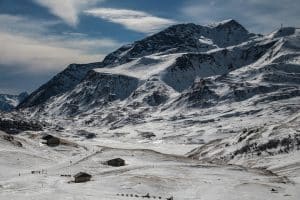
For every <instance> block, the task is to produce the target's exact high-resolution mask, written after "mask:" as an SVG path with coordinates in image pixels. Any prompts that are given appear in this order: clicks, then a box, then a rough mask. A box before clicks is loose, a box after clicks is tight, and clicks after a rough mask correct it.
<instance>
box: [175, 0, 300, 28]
mask: <svg viewBox="0 0 300 200" xmlns="http://www.w3.org/2000/svg"><path fill="white" fill-rule="evenodd" d="M181 12H182V13H183V14H184V15H185V16H186V20H193V21H197V22H198V23H200V24H203V23H210V22H213V21H219V20H223V19H228V18H234V19H237V20H238V21H240V22H241V23H242V24H244V25H246V26H247V27H248V28H250V29H251V31H260V32H270V31H272V30H273V29H275V28H278V27H279V26H280V24H281V23H283V24H284V25H285V26H299V25H300V23H299V20H298V18H297V17H295V16H298V15H299V13H300V3H299V2H298V0H284V1H282V0H247V1H241V0H228V1H224V0H188V1H186V2H185V3H184V6H183V7H182V8H181Z"/></svg>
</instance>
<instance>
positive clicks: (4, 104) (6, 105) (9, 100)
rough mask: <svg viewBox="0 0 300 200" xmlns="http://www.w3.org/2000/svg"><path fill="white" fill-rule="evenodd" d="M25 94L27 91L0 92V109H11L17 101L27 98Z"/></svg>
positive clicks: (16, 104) (17, 103) (7, 110)
mask: <svg viewBox="0 0 300 200" xmlns="http://www.w3.org/2000/svg"><path fill="white" fill-rule="evenodd" d="M27 96H28V94H27V92H23V93H21V94H19V95H10V94H0V111H6V112H9V111H12V110H13V109H14V108H16V106H18V105H19V103H21V102H22V101H23V100H24V99H25V98H27Z"/></svg>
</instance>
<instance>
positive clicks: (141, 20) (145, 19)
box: [85, 8, 176, 33]
mask: <svg viewBox="0 0 300 200" xmlns="http://www.w3.org/2000/svg"><path fill="white" fill-rule="evenodd" d="M85 13H86V14H88V15H92V16H95V17H99V18H101V19H104V20H107V21H110V22H113V23H117V24H121V25H123V26H124V27H126V28H127V29H129V30H133V31H137V32H142V33H154V32H156V31H158V30H160V29H162V28H165V27H167V26H170V25H172V24H175V23H176V22H175V21H173V20H170V19H165V18H160V17H156V16H153V15H151V14H148V13H146V12H141V11H135V10H126V9H113V8H96V9H90V10H86V11H85Z"/></svg>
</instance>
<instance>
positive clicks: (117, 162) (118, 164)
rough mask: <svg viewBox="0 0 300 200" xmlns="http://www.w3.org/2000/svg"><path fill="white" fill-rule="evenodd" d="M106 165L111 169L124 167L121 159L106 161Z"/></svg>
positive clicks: (123, 161)
mask: <svg viewBox="0 0 300 200" xmlns="http://www.w3.org/2000/svg"><path fill="white" fill-rule="evenodd" d="M106 163H107V165H110V166H113V167H121V166H125V160H123V159H122V158H115V159H112V160H108V161H106Z"/></svg>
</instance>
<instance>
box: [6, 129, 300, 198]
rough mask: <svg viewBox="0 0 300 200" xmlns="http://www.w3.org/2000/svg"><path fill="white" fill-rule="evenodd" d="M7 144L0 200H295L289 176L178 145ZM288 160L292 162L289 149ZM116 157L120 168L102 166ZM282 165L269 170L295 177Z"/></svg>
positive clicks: (29, 138)
mask: <svg viewBox="0 0 300 200" xmlns="http://www.w3.org/2000/svg"><path fill="white" fill-rule="evenodd" d="M1 134H2V133H1ZM14 141H18V142H20V143H21V144H22V147H18V146H16V144H15V143H12V142H11V141H7V140H4V139H1V140H0V199H1V200H11V199H80V200H82V199H103V200H119V199H120V200H121V199H143V197H142V196H144V195H146V194H147V193H149V194H150V196H151V199H159V197H161V199H167V198H169V197H171V196H173V197H174V199H180V200H183V199H195V200H196V199H197V200H199V199H201V200H205V199H209V200H213V199H231V200H232V199H239V200H240V199H251V200H255V199H299V197H300V185H299V176H298V178H297V175H295V174H294V175H293V176H294V177H285V176H281V175H277V174H275V173H272V172H270V171H268V170H262V169H248V168H245V167H242V166H236V165H215V164H209V163H203V162H200V161H199V160H194V159H191V158H187V157H186V156H184V154H185V153H187V152H188V151H190V150H191V149H193V148H195V147H194V146H193V145H184V146H185V148H183V145H178V144H173V145H172V144H169V145H164V144H155V145H151V144H149V143H139V144H134V143H117V142H116V141H114V142H113V141H109V140H103V141H101V139H99V138H98V139H94V140H88V141H79V140H78V141H74V143H70V144H69V145H67V146H64V145H60V146H58V147H52V148H51V147H48V146H46V145H44V144H42V143H41V142H42V140H41V138H40V137H39V136H38V135H37V134H33V133H23V134H21V135H19V136H15V137H14ZM75 142H76V145H74V144H75ZM117 147H118V148H117ZM178 149H180V151H179V150H178ZM291 155H292V156H294V157H297V156H298V157H299V154H297V152H296V153H295V154H294V155H293V154H291ZM118 157H120V158H123V159H124V160H125V161H126V166H124V167H109V166H107V165H105V164H103V163H104V161H106V160H109V159H111V158H118ZM278 159H280V158H278ZM282 159H284V158H282ZM298 160H299V158H298ZM281 163H282V162H281ZM273 166H276V165H273ZM287 166H288V167H287V168H285V167H286V166H277V171H278V170H279V171H280V169H281V171H282V172H283V171H285V172H287V171H289V170H290V172H291V170H292V171H294V172H295V171H296V172H297V169H298V168H299V165H298V168H297V165H293V166H290V165H289V163H287ZM293 167H294V168H293ZM32 171H40V173H33V174H32ZM81 171H83V172H88V173H90V174H91V175H92V180H91V181H90V182H86V183H73V182H70V181H72V180H73V177H64V176H61V175H74V174H76V173H78V172H81ZM298 172H299V169H298Z"/></svg>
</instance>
